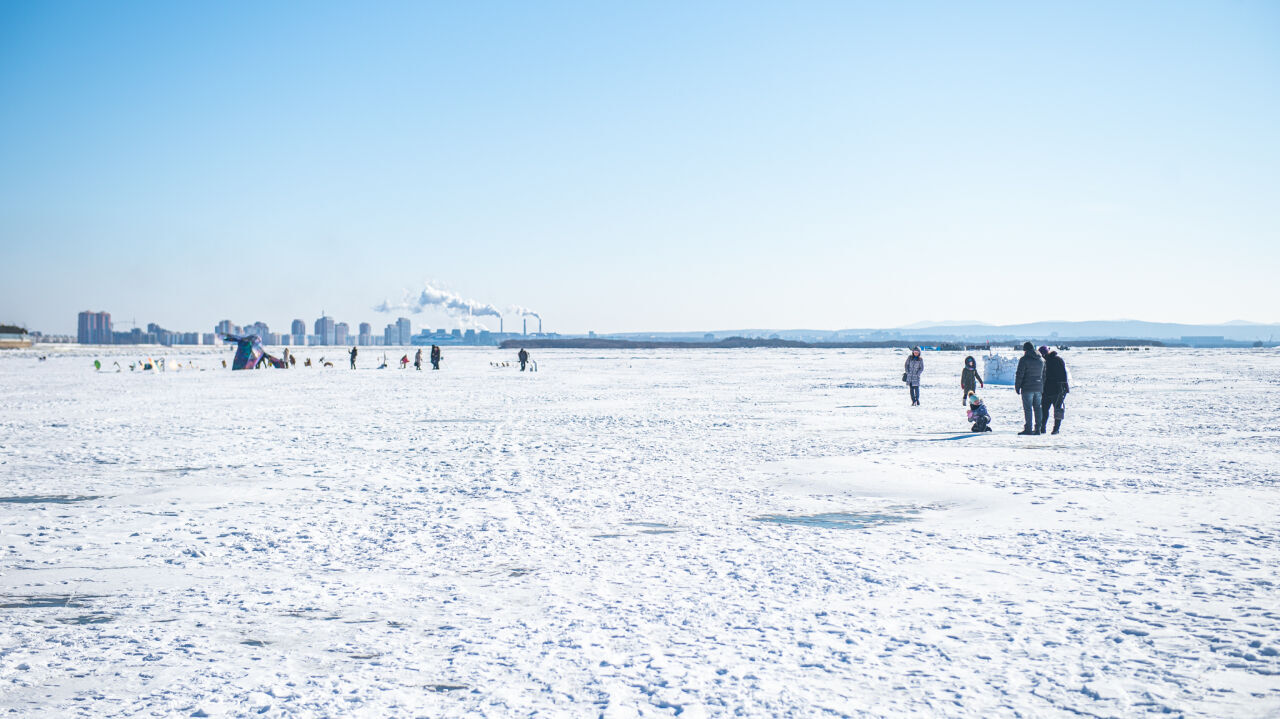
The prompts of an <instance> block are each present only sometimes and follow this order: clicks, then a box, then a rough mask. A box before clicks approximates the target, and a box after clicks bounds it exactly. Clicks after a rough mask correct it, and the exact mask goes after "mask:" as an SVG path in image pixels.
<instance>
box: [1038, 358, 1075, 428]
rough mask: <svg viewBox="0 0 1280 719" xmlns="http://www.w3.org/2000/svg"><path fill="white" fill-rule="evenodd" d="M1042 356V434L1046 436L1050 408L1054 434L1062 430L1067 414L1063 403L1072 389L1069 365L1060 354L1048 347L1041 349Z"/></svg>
mask: <svg viewBox="0 0 1280 719" xmlns="http://www.w3.org/2000/svg"><path fill="white" fill-rule="evenodd" d="M1040 356H1041V357H1044V396H1043V399H1041V400H1040V403H1041V408H1040V434H1044V426H1045V425H1046V424H1048V422H1049V408H1050V407H1053V434H1057V433H1058V430H1059V429H1061V428H1062V416H1063V415H1064V414H1066V409H1065V408H1064V406H1063V403H1064V402H1065V401H1066V399H1067V393H1068V392H1070V391H1071V388H1070V387H1069V386H1068V385H1067V363H1066V362H1063V361H1062V358H1061V357H1059V356H1058V353H1057V352H1056V351H1054V350H1051V349H1049V348H1048V347H1047V346H1042V347H1041V348H1040Z"/></svg>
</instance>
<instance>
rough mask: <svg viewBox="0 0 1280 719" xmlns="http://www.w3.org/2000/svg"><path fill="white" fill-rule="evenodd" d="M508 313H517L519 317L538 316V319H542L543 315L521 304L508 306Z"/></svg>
mask: <svg viewBox="0 0 1280 719" xmlns="http://www.w3.org/2000/svg"><path fill="white" fill-rule="evenodd" d="M507 314H512V315H516V316H517V317H537V318H538V319H542V315H540V314H538V313H537V312H534V311H533V310H531V309H529V308H528V307H521V306H520V305H511V306H510V307H508V308H507Z"/></svg>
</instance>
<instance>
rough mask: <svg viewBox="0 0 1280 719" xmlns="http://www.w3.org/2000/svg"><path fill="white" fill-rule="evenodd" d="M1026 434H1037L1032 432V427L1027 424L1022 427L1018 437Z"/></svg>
mask: <svg viewBox="0 0 1280 719" xmlns="http://www.w3.org/2000/svg"><path fill="white" fill-rule="evenodd" d="M1024 434H1035V432H1032V431H1031V425H1029V424H1026V425H1023V426H1022V431H1021V432H1019V433H1018V436H1022V435H1024Z"/></svg>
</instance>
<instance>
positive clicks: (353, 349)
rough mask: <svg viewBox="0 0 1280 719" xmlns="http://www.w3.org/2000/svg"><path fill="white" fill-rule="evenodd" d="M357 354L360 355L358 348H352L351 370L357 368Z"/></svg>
mask: <svg viewBox="0 0 1280 719" xmlns="http://www.w3.org/2000/svg"><path fill="white" fill-rule="evenodd" d="M356 354H358V353H357V352H356V348H355V346H352V347H351V369H355V368H356Z"/></svg>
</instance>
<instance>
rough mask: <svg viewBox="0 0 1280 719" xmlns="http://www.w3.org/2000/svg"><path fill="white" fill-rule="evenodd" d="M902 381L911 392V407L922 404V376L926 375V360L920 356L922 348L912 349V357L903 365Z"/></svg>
mask: <svg viewBox="0 0 1280 719" xmlns="http://www.w3.org/2000/svg"><path fill="white" fill-rule="evenodd" d="M903 370H904V371H903V373H902V381H903V382H906V383H907V388H908V389H910V390H911V406H912V407H915V406H916V405H918V404H920V375H922V374H924V358H923V357H921V356H920V348H919V347H912V348H911V356H910V357H908V358H907V363H906V364H905V365H903Z"/></svg>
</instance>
